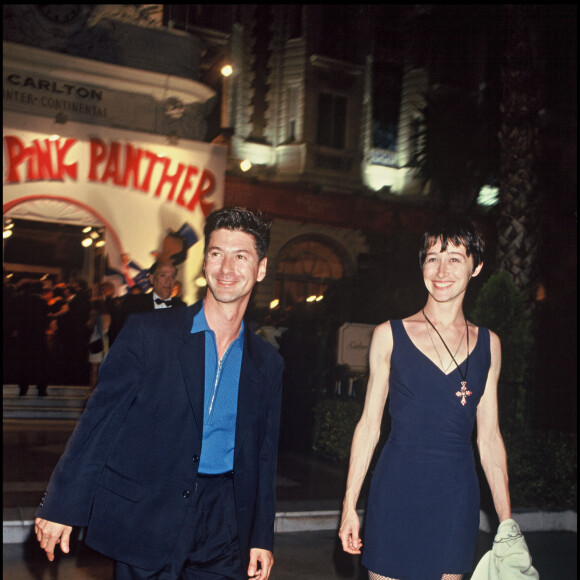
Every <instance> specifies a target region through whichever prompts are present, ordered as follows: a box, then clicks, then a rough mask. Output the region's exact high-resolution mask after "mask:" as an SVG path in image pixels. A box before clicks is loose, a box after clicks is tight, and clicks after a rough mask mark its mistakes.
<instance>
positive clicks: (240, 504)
mask: <svg viewBox="0 0 580 580" xmlns="http://www.w3.org/2000/svg"><path fill="white" fill-rule="evenodd" d="M268 243H269V225H268V224H266V223H265V222H264V221H263V220H262V218H261V216H260V215H259V214H255V213H252V212H249V211H247V210H243V209H239V208H228V209H223V210H220V211H218V212H215V213H213V214H211V215H210V216H209V217H208V219H207V222H206V226H205V244H206V245H205V258H204V271H205V276H206V279H207V284H208V292H207V295H206V297H205V299H204V300H203V301H201V302H198V303H197V304H194V305H193V306H190V307H188V308H180V309H170V310H169V311H167V312H164V313H162V314H161V313H159V312H157V311H155V312H149V313H143V314H137V315H134V316H131V317H129V319H128V320H127V323H126V324H125V326H124V328H123V330H122V331H121V332H120V334H119V336H118V337H117V340H116V341H115V344H114V346H113V348H111V350H110V351H109V354H108V356H107V358H106V360H105V362H104V363H103V366H102V369H101V374H100V382H99V385H98V386H97V389H96V390H95V392H94V394H93V395H92V397H91V398H90V399H89V402H88V404H87V407H86V410H85V412H84V413H83V415H82V417H81V419H80V420H79V424H78V425H77V427H76V429H75V432H74V433H73V435H72V437H71V440H70V441H69V443H68V445H67V448H66V450H65V453H64V455H63V456H62V458H61V459H60V461H59V464H58V465H57V467H56V470H55V472H54V474H53V475H52V478H51V480H50V483H49V485H48V488H47V491H46V492H45V494H44V498H43V500H42V502H41V505H40V507H39V508H38V510H37V513H36V515H37V518H36V520H35V531H36V534H37V539H38V540H39V542H40V546H41V548H42V549H44V550H45V552H46V554H47V556H48V559H49V560H53V559H54V549H55V545H56V544H57V543H59V542H60V545H61V549H62V551H63V552H68V551H69V538H70V533H71V530H72V526H88V529H87V534H86V543H87V544H88V545H89V546H91V547H92V548H94V549H96V550H98V551H100V552H102V553H103V554H105V555H107V556H109V557H111V558H113V559H114V560H116V561H117V565H116V573H117V580H126V579H129V578H131V579H145V578H147V579H153V578H163V579H164V580H165V579H177V578H182V577H183V578H188V579H190V578H207V577H208V576H211V577H212V578H230V579H232V580H233V579H236V580H239V579H240V578H247V577H248V576H249V577H253V578H257V579H259V580H266V579H267V578H268V577H269V575H270V571H271V568H272V565H273V556H272V544H273V536H274V517H275V473H276V458H277V446H278V433H279V417H280V401H281V388H282V371H283V361H282V359H281V357H280V356H279V355H278V353H277V352H276V351H275V349H274V348H272V347H271V345H269V344H268V343H266V342H265V341H264V340H263V339H262V338H260V337H258V336H257V335H255V334H254V333H252V332H250V331H249V329H248V328H246V327H245V325H244V323H243V316H244V313H245V310H246V307H247V304H248V302H249V299H250V295H251V292H252V289H253V287H254V285H255V283H256V282H260V281H261V280H263V279H264V276H265V275H266V265H267V258H266V251H267V247H268ZM218 361H219V362H218ZM55 522H59V523H55Z"/></svg>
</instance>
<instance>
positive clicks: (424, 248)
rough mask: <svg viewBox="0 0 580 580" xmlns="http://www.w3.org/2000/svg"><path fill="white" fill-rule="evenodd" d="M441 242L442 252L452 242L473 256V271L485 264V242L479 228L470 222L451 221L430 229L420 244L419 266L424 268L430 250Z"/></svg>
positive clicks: (422, 237)
mask: <svg viewBox="0 0 580 580" xmlns="http://www.w3.org/2000/svg"><path fill="white" fill-rule="evenodd" d="M439 240H441V251H442V252H444V251H445V250H446V249H447V244H448V243H449V242H451V243H452V244H453V245H454V246H463V247H464V248H465V253H466V254H467V255H468V256H473V269H474V270H475V268H477V266H479V264H481V263H482V262H483V253H484V251H485V242H484V241H483V238H482V237H481V233H480V232H479V230H478V229H477V226H476V225H475V224H474V223H473V222H470V221H468V220H460V219H457V220H449V221H445V222H441V223H439V224H437V225H435V226H433V227H432V228H429V229H428V230H427V231H426V232H425V233H424V234H423V235H422V236H421V241H420V243H419V264H420V266H421V268H423V266H424V264H425V258H426V257H427V252H428V251H429V248H431V247H432V246H434V245H435V244H436V243H437V242H438V241H439Z"/></svg>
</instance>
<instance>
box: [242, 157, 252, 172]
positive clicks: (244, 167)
mask: <svg viewBox="0 0 580 580" xmlns="http://www.w3.org/2000/svg"><path fill="white" fill-rule="evenodd" d="M240 169H241V170H242V171H249V170H250V169H252V162H251V161H250V160H249V159H244V160H243V161H242V162H241V163H240Z"/></svg>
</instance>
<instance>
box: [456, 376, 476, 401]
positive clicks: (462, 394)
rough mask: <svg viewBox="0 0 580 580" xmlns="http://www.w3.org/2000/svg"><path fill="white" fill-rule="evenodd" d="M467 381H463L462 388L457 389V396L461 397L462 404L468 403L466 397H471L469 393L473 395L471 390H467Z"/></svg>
mask: <svg viewBox="0 0 580 580" xmlns="http://www.w3.org/2000/svg"><path fill="white" fill-rule="evenodd" d="M466 385H467V383H466V382H465V381H461V390H459V391H457V392H456V393H455V396H456V397H461V404H462V405H465V404H466V403H467V401H466V397H469V395H471V394H472V393H471V391H468V390H467V386H466Z"/></svg>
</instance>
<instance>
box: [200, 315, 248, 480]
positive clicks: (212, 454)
mask: <svg viewBox="0 0 580 580" xmlns="http://www.w3.org/2000/svg"><path fill="white" fill-rule="evenodd" d="M191 332H192V334H193V333H197V332H205V393H204V416H203V438H202V446H201V458H200V461H199V472H200V473H210V474H215V473H226V472H228V471H232V470H233V468H234V445H235V439H236V417H237V407H238V387H239V382H240V370H241V367H242V353H243V350H244V340H243V339H244V322H243V321H242V326H241V329H240V333H239V335H238V337H237V338H236V339H235V340H234V341H233V342H232V343H231V344H230V345H229V346H228V348H227V350H226V352H225V353H224V356H223V357H222V359H221V361H218V354H217V341H216V337H215V333H214V332H213V330H211V328H210V327H209V326H208V324H207V320H206V318H205V313H204V307H203V305H202V307H201V310H200V311H199V312H198V313H197V314H196V315H195V316H194V318H193V325H192V328H191Z"/></svg>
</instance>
